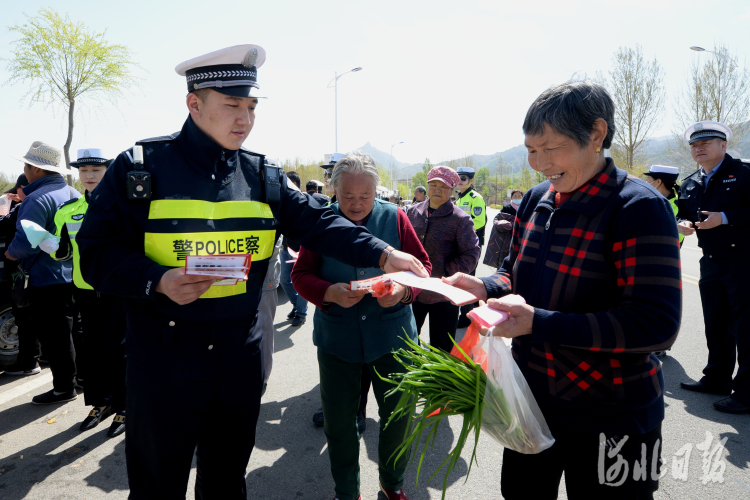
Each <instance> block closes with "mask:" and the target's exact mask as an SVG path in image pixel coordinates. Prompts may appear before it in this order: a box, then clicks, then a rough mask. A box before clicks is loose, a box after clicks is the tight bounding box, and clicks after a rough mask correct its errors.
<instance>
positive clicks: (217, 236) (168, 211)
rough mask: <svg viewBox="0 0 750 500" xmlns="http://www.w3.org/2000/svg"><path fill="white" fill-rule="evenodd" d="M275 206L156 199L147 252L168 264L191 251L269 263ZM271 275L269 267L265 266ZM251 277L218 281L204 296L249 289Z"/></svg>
mask: <svg viewBox="0 0 750 500" xmlns="http://www.w3.org/2000/svg"><path fill="white" fill-rule="evenodd" d="M273 219H274V218H273V213H272V212H271V207H270V206H268V205H267V204H266V203H262V202H259V201H251V200H236V201H223V202H210V201H203V200H174V199H171V200H170V199H161V200H153V201H151V204H150V207H149V212H148V222H147V224H146V231H145V234H144V250H145V254H146V256H147V257H148V258H149V259H151V260H153V261H154V262H156V263H157V264H161V265H163V266H169V267H180V266H184V265H185V261H186V258H187V256H188V255H225V254H244V253H249V254H251V255H252V262H251V266H255V267H256V268H257V267H258V266H260V265H264V264H265V265H267V264H268V260H269V259H270V258H271V255H272V254H273V249H274V244H275V242H276V229H275V222H274V220H273ZM263 276H265V271H264V272H263ZM246 290H247V282H245V281H240V282H238V283H237V284H236V285H225V286H212V287H211V288H209V289H208V291H207V292H206V293H204V294H203V295H201V296H200V298H201V299H209V298H220V297H230V296H232V295H239V294H243V293H245V292H246Z"/></svg>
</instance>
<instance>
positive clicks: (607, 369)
mask: <svg viewBox="0 0 750 500" xmlns="http://www.w3.org/2000/svg"><path fill="white" fill-rule="evenodd" d="M554 198H555V191H554V190H553V188H552V186H551V184H550V183H549V182H544V183H542V184H540V185H538V186H536V187H534V188H533V189H531V190H530V191H529V192H528V193H526V195H525V196H524V199H523V201H522V203H521V206H520V207H519V210H518V214H517V217H516V220H515V225H514V231H513V241H512V243H511V253H510V255H509V256H508V258H507V259H506V260H505V261H504V263H503V267H501V268H500V269H499V270H498V271H497V273H495V274H494V275H493V276H491V277H489V278H484V279H483V281H484V284H485V287H486V288H487V292H488V296H489V297H501V296H503V295H507V294H510V293H516V294H519V295H521V296H523V297H524V299H526V302H527V303H528V304H530V305H532V306H534V308H535V309H536V311H535V314H534V323H533V327H532V333H531V335H524V336H522V337H517V338H516V339H514V341H513V356H514V358H515V359H516V361H517V363H518V365H519V366H520V368H521V371H522V372H523V373H524V375H525V377H526V380H527V381H528V383H529V385H530V387H531V389H532V392H533V393H534V395H535V397H536V399H537V402H538V403H539V405H540V407H541V408H542V411H543V413H544V415H545V418H546V419H547V420H548V422H549V423H550V425H553V426H554V425H558V426H563V427H564V428H566V429H568V430H571V431H579V432H615V433H618V434H620V435H622V434H623V433H627V432H632V433H642V432H648V431H649V430H652V429H654V428H655V427H656V426H657V425H658V424H659V423H660V422H661V421H662V420H663V418H664V397H663V391H664V378H663V376H662V372H661V363H660V362H659V360H658V359H657V358H656V357H655V356H652V355H651V352H653V351H658V350H664V349H667V348H669V347H670V346H671V345H672V344H673V343H674V341H675V339H676V337H677V332H678V330H679V325H680V315H681V307H682V282H681V277H680V252H679V244H678V239H677V227H676V225H675V219H674V214H673V212H672V209H671V207H670V205H669V202H668V201H667V200H666V199H665V198H664V197H662V196H661V195H660V194H659V193H657V192H656V191H655V190H654V189H652V188H651V187H650V186H648V185H647V184H646V183H645V182H643V181H641V180H639V179H636V178H633V177H628V175H627V173H626V172H624V171H622V170H620V169H618V168H616V167H615V165H614V162H613V161H612V160H611V159H609V158H608V159H607V165H606V167H605V169H604V170H603V171H602V172H601V173H600V174H599V175H597V176H596V177H595V178H594V179H593V180H592V181H590V182H589V183H588V184H586V185H584V186H583V187H581V188H580V189H579V190H578V191H576V192H575V193H573V195H572V196H571V197H570V199H569V200H567V201H566V202H565V203H563V204H562V205H561V206H560V207H558V208H557V209H555V203H554Z"/></svg>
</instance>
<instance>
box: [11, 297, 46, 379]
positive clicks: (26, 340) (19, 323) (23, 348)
mask: <svg viewBox="0 0 750 500" xmlns="http://www.w3.org/2000/svg"><path fill="white" fill-rule="evenodd" d="M12 307H13V318H14V321H15V323H16V327H17V328H18V357H17V358H16V367H17V369H19V370H31V369H33V368H34V367H36V363H37V359H39V356H40V355H41V353H42V351H41V346H40V344H39V339H37V337H36V333H35V332H34V326H33V323H32V322H31V318H32V314H31V311H32V309H31V306H26V307H16V305H15V304H13V306H12Z"/></svg>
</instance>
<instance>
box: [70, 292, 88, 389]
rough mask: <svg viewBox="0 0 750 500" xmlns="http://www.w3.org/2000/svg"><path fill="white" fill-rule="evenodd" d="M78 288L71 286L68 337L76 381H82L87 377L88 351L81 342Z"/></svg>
mask: <svg viewBox="0 0 750 500" xmlns="http://www.w3.org/2000/svg"><path fill="white" fill-rule="evenodd" d="M78 297H79V288H78V287H76V286H75V285H73V329H72V330H71V331H70V336H71V338H72V339H73V350H74V351H75V353H76V357H75V361H76V381H77V382H80V381H82V380H83V381H84V382H82V383H85V380H86V379H87V378H88V375H89V356H88V350H87V349H86V346H85V345H84V342H83V324H82V323H81V306H80V304H78Z"/></svg>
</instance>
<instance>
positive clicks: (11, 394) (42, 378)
mask: <svg viewBox="0 0 750 500" xmlns="http://www.w3.org/2000/svg"><path fill="white" fill-rule="evenodd" d="M6 377H10V375H6ZM50 382H52V373H49V372H48V373H44V374H40V375H39V377H36V376H34V380H31V381H29V382H26V383H25V384H22V385H19V386H18V387H14V388H13V389H11V390H9V391H6V392H3V393H2V394H0V406H2V405H4V404H5V403H7V402H8V401H12V400H14V399H16V398H17V397H19V396H22V395H24V394H26V393H27V392H29V391H33V390H34V389H36V388H37V387H41V386H43V385H45V384H49V383H50Z"/></svg>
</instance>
